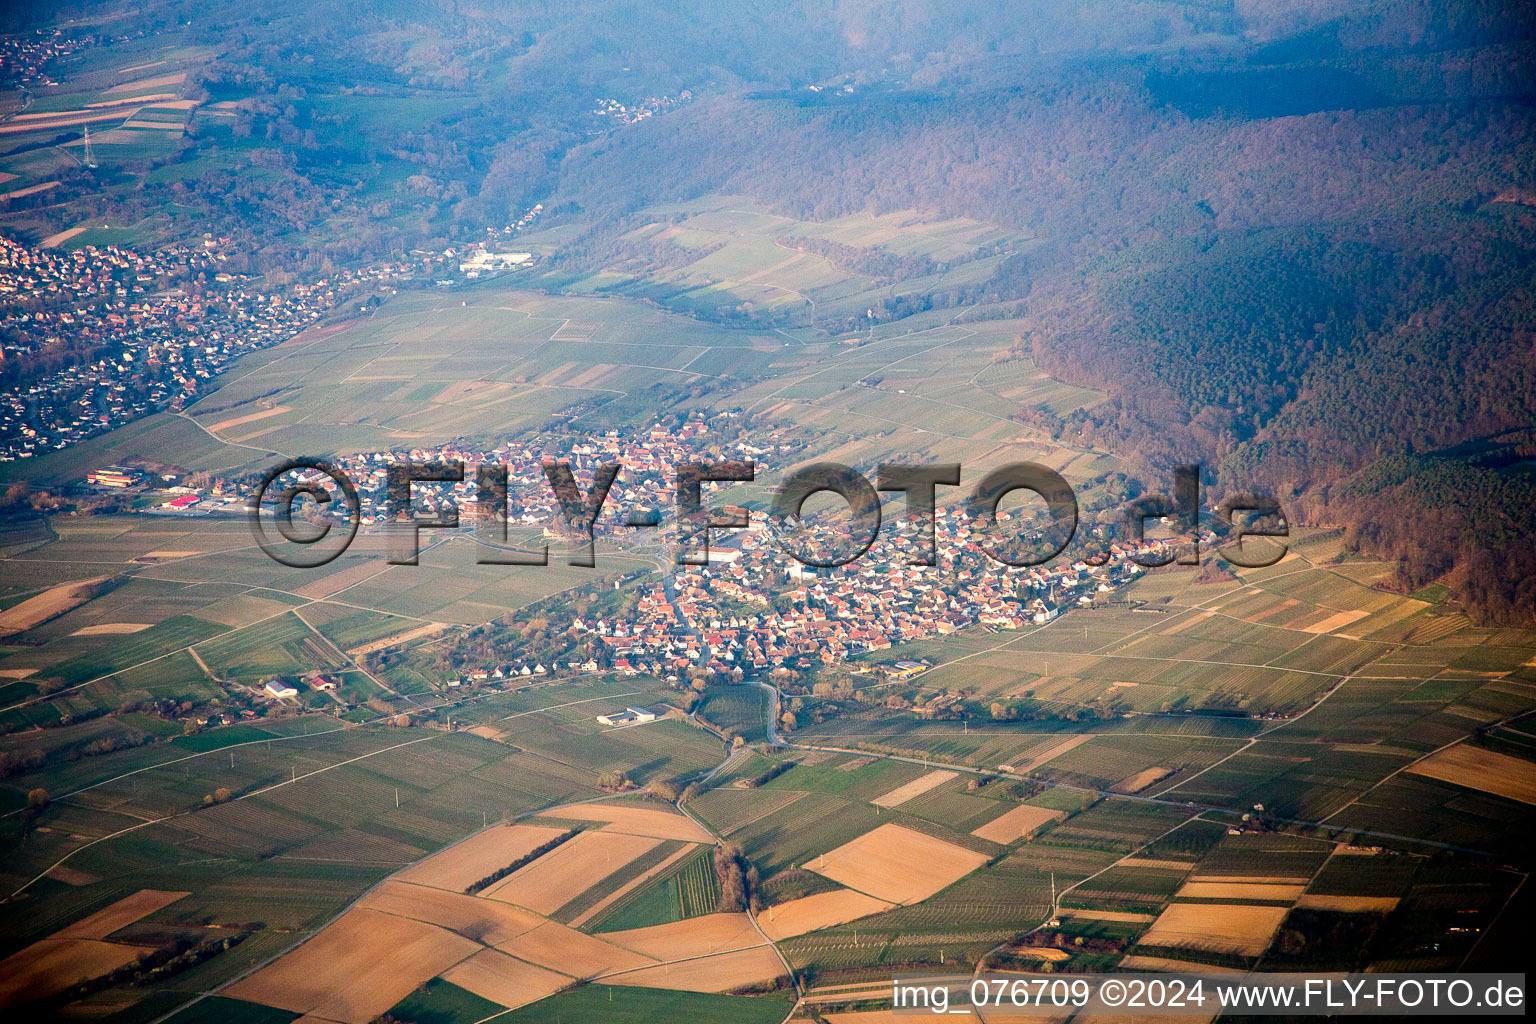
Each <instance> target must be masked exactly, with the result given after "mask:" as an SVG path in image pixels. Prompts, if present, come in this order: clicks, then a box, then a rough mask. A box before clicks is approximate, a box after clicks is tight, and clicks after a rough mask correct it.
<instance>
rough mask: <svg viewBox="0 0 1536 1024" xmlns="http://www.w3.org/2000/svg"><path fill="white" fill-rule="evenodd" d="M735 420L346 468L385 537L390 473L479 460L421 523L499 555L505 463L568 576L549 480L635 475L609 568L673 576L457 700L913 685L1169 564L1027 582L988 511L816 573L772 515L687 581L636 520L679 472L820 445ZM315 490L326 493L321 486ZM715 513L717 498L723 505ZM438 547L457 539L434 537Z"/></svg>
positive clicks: (364, 461)
mask: <svg viewBox="0 0 1536 1024" xmlns="http://www.w3.org/2000/svg"><path fill="white" fill-rule="evenodd" d="M731 421H732V417H731V416H730V415H729V414H724V415H720V414H717V415H715V416H714V417H712V418H711V420H705V419H703V418H689V419H687V420H685V421H684V422H682V423H681V424H678V425H675V426H670V427H663V426H662V425H660V424H657V425H654V426H652V427H650V428H648V429H644V430H640V431H637V432H635V433H633V434H622V433H621V432H619V431H608V432H607V433H605V434H604V435H603V436H601V437H598V438H594V439H591V440H587V441H581V442H579V443H576V444H574V445H573V444H572V443H571V442H570V440H569V439H568V438H558V437H554V436H550V435H545V434H539V435H536V436H533V437H531V438H529V439H527V440H524V441H521V442H516V443H505V444H501V445H496V446H494V447H492V446H482V445H475V444H470V443H465V442H460V443H456V444H450V445H443V446H439V447H434V448H417V449H412V450H410V451H408V452H372V453H364V454H358V455H352V456H347V457H341V458H339V459H337V460H336V466H337V468H338V469H340V470H341V471H343V472H345V473H346V474H348V475H349V476H350V477H351V479H352V480H353V481H354V483H355V485H356V488H357V492H358V496H359V502H360V505H361V521H362V523H363V524H364V526H371V527H375V528H378V529H383V528H387V526H388V524H389V522H390V514H391V506H390V505H389V497H388V493H387V490H388V489H387V486H386V477H387V467H388V466H389V465H390V464H392V463H396V462H400V461H404V460H407V459H409V460H410V461H411V462H414V463H418V464H424V463H430V462H444V461H462V462H464V463H465V464H466V470H465V474H464V480H463V481H462V482H458V483H451V484H450V483H416V484H414V485H413V486H412V496H411V504H412V512H413V513H414V515H415V516H416V517H417V520H418V521H427V520H431V519H434V518H436V517H438V516H439V515H442V514H446V513H450V512H456V514H457V516H458V520H459V530H460V531H461V532H462V533H463V534H464V535H467V536H470V537H473V538H475V539H476V542H477V543H482V544H484V543H491V544H496V543H498V541H497V535H498V534H500V532H501V529H502V527H501V524H500V522H499V521H497V520H495V519H493V518H492V516H491V513H492V509H491V507H490V506H489V505H488V504H487V503H485V502H484V501H482V500H481V498H480V496H479V495H478V492H477V490H476V484H475V479H474V478H475V473H474V469H473V467H474V465H475V464H477V463H497V464H504V465H506V466H507V467H508V476H509V485H508V492H509V498H508V509H509V511H508V514H507V519H506V528H507V529H508V531H509V536H513V535H516V532H517V531H518V530H521V531H522V535H523V537H524V539H523V540H521V541H518V543H520V544H521V545H522V546H523V547H524V548H525V549H526V548H532V547H534V546H536V545H538V544H547V545H549V546H550V547H551V548H552V549H553V550H551V551H550V554H549V556H548V557H549V559H550V561H551V562H558V561H560V560H561V559H562V558H563V557H564V556H563V554H562V551H563V550H565V549H566V548H568V546H569V545H570V544H571V543H572V542H573V541H575V540H577V539H576V538H573V537H572V536H571V535H570V534H569V532H568V531H567V529H566V528H565V527H564V524H563V520H562V519H561V513H560V512H559V510H558V508H557V503H556V500H555V497H554V494H553V492H552V490H551V488H550V486H549V483H548V481H547V479H546V478H545V474H544V468H545V467H546V466H548V465H551V464H553V463H554V462H555V461H556V460H557V456H556V455H554V454H552V453H553V452H554V451H556V450H559V451H562V452H563V453H567V454H562V455H561V456H559V458H560V459H568V460H569V463H570V465H571V467H572V471H573V476H574V477H575V479H576V482H577V484H578V485H579V486H580V487H581V489H582V493H583V494H586V493H589V491H590V488H591V485H592V477H593V471H594V468H595V467H596V466H597V465H598V464H599V463H602V462H618V463H620V464H621V465H622V467H623V469H622V471H621V473H620V475H619V477H618V479H617V480H616V481H615V483H614V484H613V487H612V490H611V492H610V494H609V497H608V500H607V502H606V503H605V505H604V511H603V513H602V515H601V516H600V517H599V519H598V521H597V522H596V523H595V524H594V528H593V534H594V538H595V542H596V544H597V548H598V553H597V555H596V558H597V561H598V563H599V565H600V564H601V561H602V553H601V552H602V551H604V550H607V551H613V550H618V549H620V548H623V549H624V550H629V551H632V552H633V551H646V552H649V553H651V554H652V555H653V556H654V557H655V558H656V564H657V567H658V569H660V570H661V572H660V573H659V574H645V575H643V576H641V577H637V578H636V580H635V581H634V582H635V589H634V594H635V598H634V600H633V602H632V603H630V604H627V605H626V607H625V609H624V612H623V614H622V615H617V614H615V615H589V616H583V615H581V614H577V613H574V612H572V611H570V610H569V609H570V608H571V607H572V605H571V603H570V602H567V603H566V604H565V605H563V606H562V610H560V611H557V612H551V613H550V614H552V615H555V616H556V617H558V618H559V619H560V620H561V621H560V629H561V630H563V633H564V635H565V636H566V637H567V638H570V639H572V640H574V642H568V643H567V645H566V646H567V652H569V650H570V649H574V648H575V647H577V646H582V641H591V642H590V643H587V644H585V645H584V646H583V651H584V652H590V653H583V654H582V656H579V657H578V656H574V655H570V654H569V653H567V655H566V656H561V655H560V654H559V653H557V654H555V655H554V656H552V657H546V656H542V655H541V654H539V653H538V652H537V651H528V652H523V654H525V655H526V656H522V655H520V654H518V653H514V652H515V651H516V650H517V649H518V648H517V644H516V642H515V641H514V642H513V643H512V644H511V646H510V647H508V648H506V650H507V652H508V653H507V657H506V659H505V660H499V661H495V662H492V663H485V664H475V663H472V661H465V662H463V663H462V664H461V660H462V659H469V658H470V656H468V655H462V656H461V655H459V654H457V653H456V654H455V655H454V665H455V666H456V668H455V669H454V671H452V672H451V673H449V674H447V675H446V677H445V678H444V679H443V682H442V687H443V688H444V689H445V690H446V689H454V688H457V687H459V686H462V685H479V684H490V685H495V684H496V683H497V682H499V681H501V680H504V679H516V678H526V677H529V676H544V675H546V674H550V673H557V672H558V673H576V674H595V673H610V672H611V673H613V674H615V675H617V676H619V677H630V676H637V675H641V674H644V675H648V676H652V677H655V678H660V679H665V680H667V681H669V682H674V683H676V682H678V681H680V680H684V679H686V678H687V677H688V676H689V675H690V674H696V673H699V672H703V673H705V674H707V675H709V676H710V677H712V678H716V679H720V680H721V681H727V680H729V681H738V682H739V681H743V680H751V679H759V678H767V677H768V676H769V675H770V674H772V673H773V672H774V671H775V670H776V669H783V668H787V669H791V670H794V671H813V672H814V671H816V670H819V669H824V668H827V667H830V666H839V665H846V666H847V667H848V668H849V669H850V670H851V671H853V672H855V673H870V672H873V673H878V674H882V675H885V676H888V677H890V678H893V679H907V678H912V677H915V676H917V675H920V674H921V673H922V672H923V671H925V670H926V669H927V668H928V665H927V664H926V663H925V662H922V661H919V660H912V659H906V660H900V661H895V662H894V663H892V664H887V663H885V662H886V661H887V660H889V659H888V658H882V657H881V652H885V651H890V650H892V649H893V648H895V647H896V646H897V645H900V644H903V643H907V642H910V641H914V640H922V639H927V638H932V637H937V636H944V635H947V634H950V633H954V632H956V631H958V630H962V629H967V628H978V629H984V630H1017V629H1024V628H1028V627H1030V626H1042V625H1045V624H1047V623H1049V622H1051V621H1053V620H1054V619H1056V618H1057V617H1058V616H1059V615H1061V614H1062V613H1063V612H1064V611H1067V610H1068V609H1070V608H1073V607H1089V606H1095V605H1103V604H1105V603H1107V602H1112V601H1114V600H1115V594H1116V592H1117V591H1118V590H1119V589H1120V588H1122V587H1123V586H1125V585H1126V584H1128V583H1130V582H1131V581H1132V580H1134V579H1135V578H1136V576H1138V575H1139V574H1140V573H1142V572H1143V571H1144V568H1143V566H1142V565H1140V564H1137V560H1140V561H1142V562H1147V563H1149V564H1151V563H1153V562H1156V561H1162V560H1165V559H1166V558H1168V557H1169V556H1170V554H1171V551H1172V548H1173V545H1174V543H1175V541H1174V540H1173V539H1155V538H1149V539H1146V540H1141V541H1123V542H1122V541H1115V542H1113V543H1111V544H1109V545H1108V558H1107V559H1104V560H1102V564H1097V565H1090V564H1089V563H1088V562H1086V561H1083V560H1082V559H1081V558H1073V557H1070V556H1063V557H1061V558H1058V559H1056V560H1053V561H1052V562H1050V563H1048V564H1044V565H1039V566H1033V567H1028V568H1014V567H1010V566H1007V565H1003V564H1000V563H999V562H997V561H995V560H993V559H992V558H991V557H989V556H988V555H987V554H986V551H985V548H984V545H983V543H982V542H981V540H980V539H979V538H978V536H977V535H976V532H975V529H974V527H975V523H974V521H973V517H972V514H971V512H970V510H969V509H968V508H967V507H965V505H964V504H963V503H956V504H954V505H941V506H940V507H939V508H938V509H937V510H936V512H935V524H936V525H935V535H936V536H935V539H936V546H937V551H938V564H937V565H934V566H926V565H921V564H915V563H916V562H917V561H918V560H919V554H920V553H919V551H918V548H917V544H918V535H917V533H916V531H915V530H914V529H913V528H912V524H911V522H910V521H908V520H905V519H903V518H900V517H892V518H891V519H890V520H888V521H887V525H886V528H885V529H883V530H882V532H881V535H880V537H879V539H878V540H877V541H876V543H875V544H874V545H873V546H872V547H871V549H870V550H869V551H868V552H867V553H866V554H865V555H864V556H863V557H862V558H860V559H858V560H856V561H854V562H851V563H849V564H847V565H843V566H839V567H836V568H815V567H812V566H807V565H802V564H801V563H800V562H798V561H796V560H795V559H794V558H793V557H792V556H791V555H789V554H788V553H787V552H786V551H785V550H784V549H783V547H782V546H781V545H780V543H779V540H778V537H777V531H778V529H780V528H781V527H780V526H775V525H774V524H772V523H770V522H769V520H768V519H767V518H766V517H765V516H764V515H763V514H762V512H761V511H757V512H756V513H755V514H753V515H751V517H750V524H749V526H748V527H747V528H745V529H741V530H713V531H711V539H710V548H709V560H708V564H706V565H678V564H675V558H674V552H673V547H672V542H673V541H674V540H675V537H674V536H673V534H672V533H671V532H670V529H669V527H671V526H672V525H673V524H672V523H671V522H670V520H669V521H668V524H667V525H666V526H664V527H663V529H662V531H661V532H660V533H659V534H657V533H641V532H638V531H637V530H636V529H635V528H634V527H633V526H631V525H627V522H628V520H627V519H626V513H629V514H633V513H635V512H636V511H639V512H643V513H652V512H656V513H660V512H662V511H666V512H667V513H668V515H669V516H670V510H671V509H672V507H673V503H674V493H673V480H674V476H673V474H674V472H675V467H676V466H677V465H681V464H685V463H688V462H696V461H699V460H700V459H703V458H716V459H719V458H737V459H747V458H751V459H754V460H756V462H757V466H758V471H759V473H760V474H762V473H765V472H768V471H770V470H772V469H774V468H777V469H781V470H782V469H785V468H789V467H790V466H792V465H793V463H794V462H795V461H796V460H797V459H798V458H800V457H803V455H804V453H805V452H806V450H807V448H808V446H809V444H810V441H811V439H810V438H809V437H808V436H807V435H805V434H804V433H803V432H798V431H796V430H792V429H790V428H779V429H774V430H769V431H767V432H766V433H764V434H763V436H761V437H758V438H756V439H755V440H754V441H752V442H748V441H746V440H742V439H741V438H740V437H739V436H738V432H737V430H736V429H735V426H734V424H733V423H732V422H731ZM711 423H713V424H714V426H713V428H712V427H711ZM307 476H309V477H311V478H313V479H315V480H317V481H321V482H323V478H322V477H321V475H320V474H318V473H310V474H307ZM183 490H188V489H186V488H183ZM246 499H247V495H246V494H245V493H244V492H242V491H241V490H240V488H239V486H238V485H236V484H235V483H234V482H233V481H220V482H217V483H215V484H214V485H212V486H211V487H210V488H208V489H207V490H206V491H205V492H204V494H203V495H198V494H196V493H191V494H184V495H182V497H181V498H180V499H179V500H180V501H182V502H184V503H185V502H189V501H190V502H197V501H200V500H205V501H207V502H208V503H209V504H210V505H211V506H212V507H215V508H223V509H225V510H228V511H234V510H235V509H237V508H240V509H243V508H244V504H243V503H244V501H245V500H246ZM221 503H222V504H221ZM710 503H711V502H710V499H709V496H708V495H707V494H706V496H705V504H706V506H707V505H709V504H710ZM183 507H187V506H186V505H185V504H184V505H183ZM739 510H740V509H738V511H739ZM268 513H269V510H266V509H263V510H262V511H261V512H260V514H263V515H265V514H268ZM658 518H659V516H658ZM998 525H999V526H1001V527H1002V528H1004V529H1008V528H1022V529H1025V530H1026V531H1028V530H1031V529H1033V528H1034V527H1033V524H1031V523H1030V522H1029V521H1028V520H1026V519H1024V518H1023V517H1020V516H1010V514H1009V513H1008V512H1006V511H1002V512H999V514H998ZM432 534H433V535H434V536H441V535H443V534H449V535H452V532H451V531H442V530H434V531H432ZM487 538H489V541H488V540H487ZM1201 539H1202V541H1203V542H1210V541H1212V540H1214V539H1215V534H1214V533H1212V532H1211V531H1209V530H1206V531H1203V533H1202V537H1201ZM562 546H566V547H565V548H563V547H562ZM1133 556H1134V557H1133ZM1095 561H1100V560H1098V559H1096V560H1095ZM508 571H519V570H512V569H510V568H509V570H508ZM520 571H527V572H537V571H540V570H539V569H537V568H527V569H520ZM591 586H592V587H600V586H601V585H600V584H592V585H591ZM930 710H933V711H937V710H942V709H930Z"/></svg>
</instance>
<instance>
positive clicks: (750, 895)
mask: <svg viewBox="0 0 1536 1024" xmlns="http://www.w3.org/2000/svg"><path fill="white" fill-rule="evenodd" d="M714 862H715V877H716V878H717V879H719V881H720V902H719V904H718V905H717V906H716V907H715V910H716V912H717V913H721V914H730V913H736V912H739V911H743V910H746V909H747V908H748V907H750V908H751V909H752V910H753V911H754V912H756V911H757V909H758V906H759V899H758V895H757V866H756V865H755V864H753V863H752V862H751V861H749V860H748V859H747V855H746V854H745V853H743V852H742V849H741V847H740V846H737V845H736V844H735V843H721V844H720V845H718V846H716V847H715V858H714Z"/></svg>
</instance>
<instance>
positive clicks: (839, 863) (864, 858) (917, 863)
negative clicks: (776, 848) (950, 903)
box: [802, 825, 987, 903]
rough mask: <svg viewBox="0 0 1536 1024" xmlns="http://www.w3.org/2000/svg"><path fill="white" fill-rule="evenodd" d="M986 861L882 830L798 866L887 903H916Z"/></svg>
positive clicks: (893, 829)
mask: <svg viewBox="0 0 1536 1024" xmlns="http://www.w3.org/2000/svg"><path fill="white" fill-rule="evenodd" d="M986 862H987V855H986V854H984V853H977V852H976V851H974V850H967V849H965V848H963V847H959V846H956V845H954V844H953V843H946V842H945V841H944V840H942V839H935V838H933V837H932V836H927V835H924V834H923V833H921V832H914V831H912V830H911V829H909V828H903V827H902V826H900V825H881V826H880V827H879V828H877V829H875V830H874V831H872V832H866V833H864V834H863V835H862V836H860V837H859V838H857V839H855V840H853V841H851V842H847V843H844V844H843V845H842V846H839V847H838V848H837V849H835V850H832V851H830V852H828V853H826V854H824V855H822V856H820V857H817V858H815V859H813V860H811V861H810V862H809V863H807V864H804V865H802V867H804V868H805V869H806V870H808V871H814V872H816V873H817V874H819V875H823V876H825V877H827V878H830V879H832V881H834V882H838V883H840V884H842V885H846V886H847V887H848V888H850V889H857V890H858V891H859V892H862V893H866V894H868V895H870V896H873V897H875V898H876V899H881V900H885V901H887V902H889V903H916V902H918V901H919V900H925V899H927V898H928V897H929V896H932V895H933V894H934V893H936V892H938V891H939V890H940V889H943V888H945V887H946V886H948V885H950V884H952V883H954V882H956V881H958V880H959V879H961V878H963V877H965V876H966V875H968V874H970V873H971V872H972V871H974V870H976V869H977V868H979V867H981V866H982V865H983V864H985V863H986Z"/></svg>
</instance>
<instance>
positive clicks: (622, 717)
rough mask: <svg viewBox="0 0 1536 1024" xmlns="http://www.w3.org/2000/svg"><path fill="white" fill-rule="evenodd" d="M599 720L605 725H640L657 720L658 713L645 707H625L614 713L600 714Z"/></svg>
mask: <svg viewBox="0 0 1536 1024" xmlns="http://www.w3.org/2000/svg"><path fill="white" fill-rule="evenodd" d="M597 720H598V721H599V722H601V723H602V724H603V725H639V724H641V723H642V722H654V721H656V714H655V712H652V711H647V710H645V709H644V708H625V709H624V710H623V711H616V712H613V713H612V714H607V715H598V716H597Z"/></svg>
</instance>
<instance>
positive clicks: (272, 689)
mask: <svg viewBox="0 0 1536 1024" xmlns="http://www.w3.org/2000/svg"><path fill="white" fill-rule="evenodd" d="M263 689H265V690H266V691H267V693H268V694H269V695H271V696H273V697H278V698H282V697H297V696H298V695H299V691H298V690H295V689H294V688H293V687H291V686H289V685H288V684H287V683H285V682H283V681H282V680H281V679H274V680H272V681H271V682H270V683H268V684H267V685H266V686H265V687H263Z"/></svg>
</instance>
